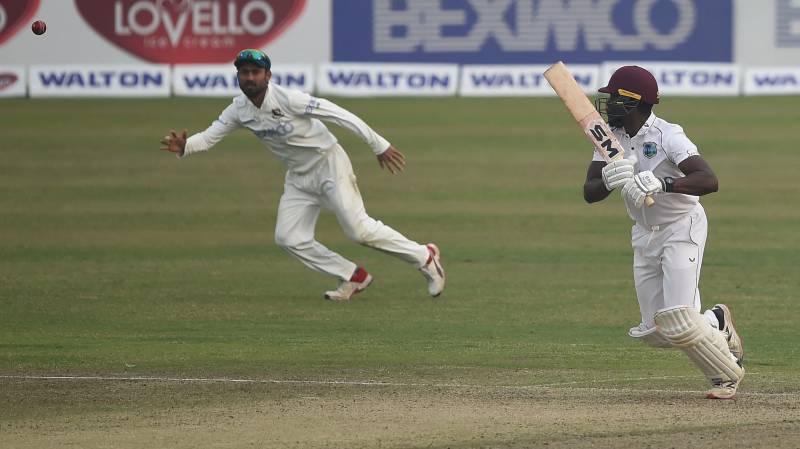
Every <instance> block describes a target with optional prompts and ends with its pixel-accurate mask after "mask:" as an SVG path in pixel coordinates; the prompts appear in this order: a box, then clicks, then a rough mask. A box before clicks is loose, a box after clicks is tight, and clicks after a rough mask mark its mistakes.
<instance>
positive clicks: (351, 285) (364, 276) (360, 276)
mask: <svg viewBox="0 0 800 449" xmlns="http://www.w3.org/2000/svg"><path fill="white" fill-rule="evenodd" d="M371 283H372V276H371V275H370V274H369V273H367V270H365V269H363V268H361V267H358V268H356V271H355V273H353V276H351V277H350V280H349V281H341V282H339V288H337V289H336V290H332V291H329V292H325V299H330V300H331V301H347V300H348V299H350V298H352V297H353V296H355V295H356V294H358V293H361V292H362V291H364V289H365V288H367V287H369V284H371Z"/></svg>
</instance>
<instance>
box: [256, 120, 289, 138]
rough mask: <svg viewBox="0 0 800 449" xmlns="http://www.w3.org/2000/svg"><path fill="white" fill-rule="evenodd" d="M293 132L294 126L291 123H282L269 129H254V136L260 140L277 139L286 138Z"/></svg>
mask: <svg viewBox="0 0 800 449" xmlns="http://www.w3.org/2000/svg"><path fill="white" fill-rule="evenodd" d="M292 131H294V125H292V124H291V123H289V122H281V123H278V126H276V127H274V128H269V129H254V130H253V134H255V135H256V136H257V137H258V138H259V139H264V138H266V137H269V138H275V137H285V136H287V135H289V134H290V133H291V132H292Z"/></svg>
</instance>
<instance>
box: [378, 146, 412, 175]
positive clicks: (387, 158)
mask: <svg viewBox="0 0 800 449" xmlns="http://www.w3.org/2000/svg"><path fill="white" fill-rule="evenodd" d="M378 163H379V164H381V169H384V168H386V169H388V170H389V171H390V172H391V173H392V174H395V173H400V172H402V171H403V167H405V166H406V157H405V156H403V153H401V152H400V151H398V150H397V148H395V147H394V145H389V148H387V149H386V151H384V152H383V153H381V154H379V155H378Z"/></svg>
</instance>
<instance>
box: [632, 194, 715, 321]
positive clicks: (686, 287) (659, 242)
mask: <svg viewBox="0 0 800 449" xmlns="http://www.w3.org/2000/svg"><path fill="white" fill-rule="evenodd" d="M707 233H708V222H707V221H706V213H705V210H703V207H702V206H701V205H700V204H699V203H698V204H697V206H696V207H695V209H693V210H692V211H691V212H690V213H689V214H687V215H686V216H684V217H683V218H681V219H680V220H678V221H675V222H674V223H670V224H667V225H663V226H658V227H650V228H646V227H644V226H641V225H639V224H635V225H634V226H633V229H632V230H631V245H632V246H633V279H634V283H635V285H636V297H637V299H638V300H639V311H640V312H641V314H642V323H643V324H644V325H645V326H646V327H647V328H650V327H653V326H654V325H655V323H654V321H653V316H654V315H655V313H656V312H657V311H659V310H661V309H664V308H667V307H674V306H679V305H686V306H692V307H694V308H695V309H696V310H698V311H700V290H699V289H698V283H699V281H700V268H701V267H702V265H703V250H704V249H705V246H706V235H707ZM714 321H716V319H714Z"/></svg>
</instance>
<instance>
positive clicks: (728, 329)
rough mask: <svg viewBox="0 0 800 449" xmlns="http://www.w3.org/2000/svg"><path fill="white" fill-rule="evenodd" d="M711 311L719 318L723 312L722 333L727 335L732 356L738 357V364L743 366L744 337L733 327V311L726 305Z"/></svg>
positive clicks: (719, 305)
mask: <svg viewBox="0 0 800 449" xmlns="http://www.w3.org/2000/svg"><path fill="white" fill-rule="evenodd" d="M711 310H712V311H714V314H715V315H717V317H719V315H720V312H721V314H722V320H721V321H722V322H721V323H720V325H721V327H722V332H723V333H724V334H725V338H726V339H727V340H728V349H730V350H731V354H733V356H734V357H736V363H738V364H739V366H741V365H742V360H743V359H744V345H742V337H740V336H739V333H738V332H736V328H735V327H733V315H732V314H731V309H729V308H728V306H726V305H725V304H717V305H715V306H714V308H712V309H711Z"/></svg>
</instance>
